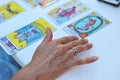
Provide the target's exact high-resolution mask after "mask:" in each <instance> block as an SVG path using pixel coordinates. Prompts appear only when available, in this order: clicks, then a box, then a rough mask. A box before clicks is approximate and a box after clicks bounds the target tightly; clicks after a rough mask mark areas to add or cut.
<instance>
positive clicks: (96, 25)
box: [64, 12, 110, 38]
mask: <svg viewBox="0 0 120 80" xmlns="http://www.w3.org/2000/svg"><path fill="white" fill-rule="evenodd" d="M108 24H110V21H109V20H108V19H106V18H105V17H103V16H101V15H100V14H98V13H97V12H92V13H90V14H89V15H88V16H85V17H83V18H81V19H79V20H78V21H75V22H74V23H72V24H69V25H68V26H66V27H65V28H64V30H65V31H67V32H69V33H70V34H75V35H77V36H80V38H85V37H87V36H88V35H90V34H91V33H93V32H95V31H98V30H100V29H101V28H104V27H105V26H106V25H108Z"/></svg>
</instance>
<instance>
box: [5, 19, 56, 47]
mask: <svg viewBox="0 0 120 80" xmlns="http://www.w3.org/2000/svg"><path fill="white" fill-rule="evenodd" d="M47 27H49V28H50V29H51V30H55V28H54V27H52V26H51V25H50V24H49V23H47V22H46V21H45V20H44V19H42V18H40V19H39V20H37V21H35V22H33V23H31V24H29V25H27V26H25V27H23V28H21V29H19V30H17V31H15V32H12V33H10V34H8V35H7V38H8V39H9V40H10V41H11V42H12V43H13V44H14V45H15V47H16V48H17V49H22V48H24V47H26V46H28V45H30V44H31V43H33V42H34V41H36V40H38V39H40V38H42V37H43V36H44V35H45V34H46V28H47Z"/></svg>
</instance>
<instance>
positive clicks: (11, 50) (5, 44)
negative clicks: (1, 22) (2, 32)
mask: <svg viewBox="0 0 120 80" xmlns="http://www.w3.org/2000/svg"><path fill="white" fill-rule="evenodd" d="M0 43H1V44H2V46H3V47H4V49H5V50H6V51H7V52H8V54H9V55H12V54H15V53H17V48H16V47H15V46H14V45H13V44H12V43H11V42H10V41H9V40H8V39H7V37H5V36H4V37H3V38H0Z"/></svg>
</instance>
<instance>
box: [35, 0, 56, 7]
mask: <svg viewBox="0 0 120 80" xmlns="http://www.w3.org/2000/svg"><path fill="white" fill-rule="evenodd" d="M34 1H35V2H36V3H37V4H38V5H39V6H41V7H46V6H49V5H50V4H52V3H54V2H56V1H58V0H34Z"/></svg>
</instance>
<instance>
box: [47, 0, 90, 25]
mask: <svg viewBox="0 0 120 80" xmlns="http://www.w3.org/2000/svg"><path fill="white" fill-rule="evenodd" d="M87 10H88V8H87V7H86V6H84V5H83V4H82V3H80V2H79V1H78V0H71V1H70V2H67V3H65V4H63V5H62V6H60V7H58V8H55V9H53V10H51V11H49V12H48V16H49V17H50V18H51V19H52V20H53V21H54V22H55V23H56V24H58V25H60V24H62V23H64V22H66V21H67V20H70V19H71V18H74V17H76V16H77V15H79V14H81V13H83V12H85V11H87Z"/></svg>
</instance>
